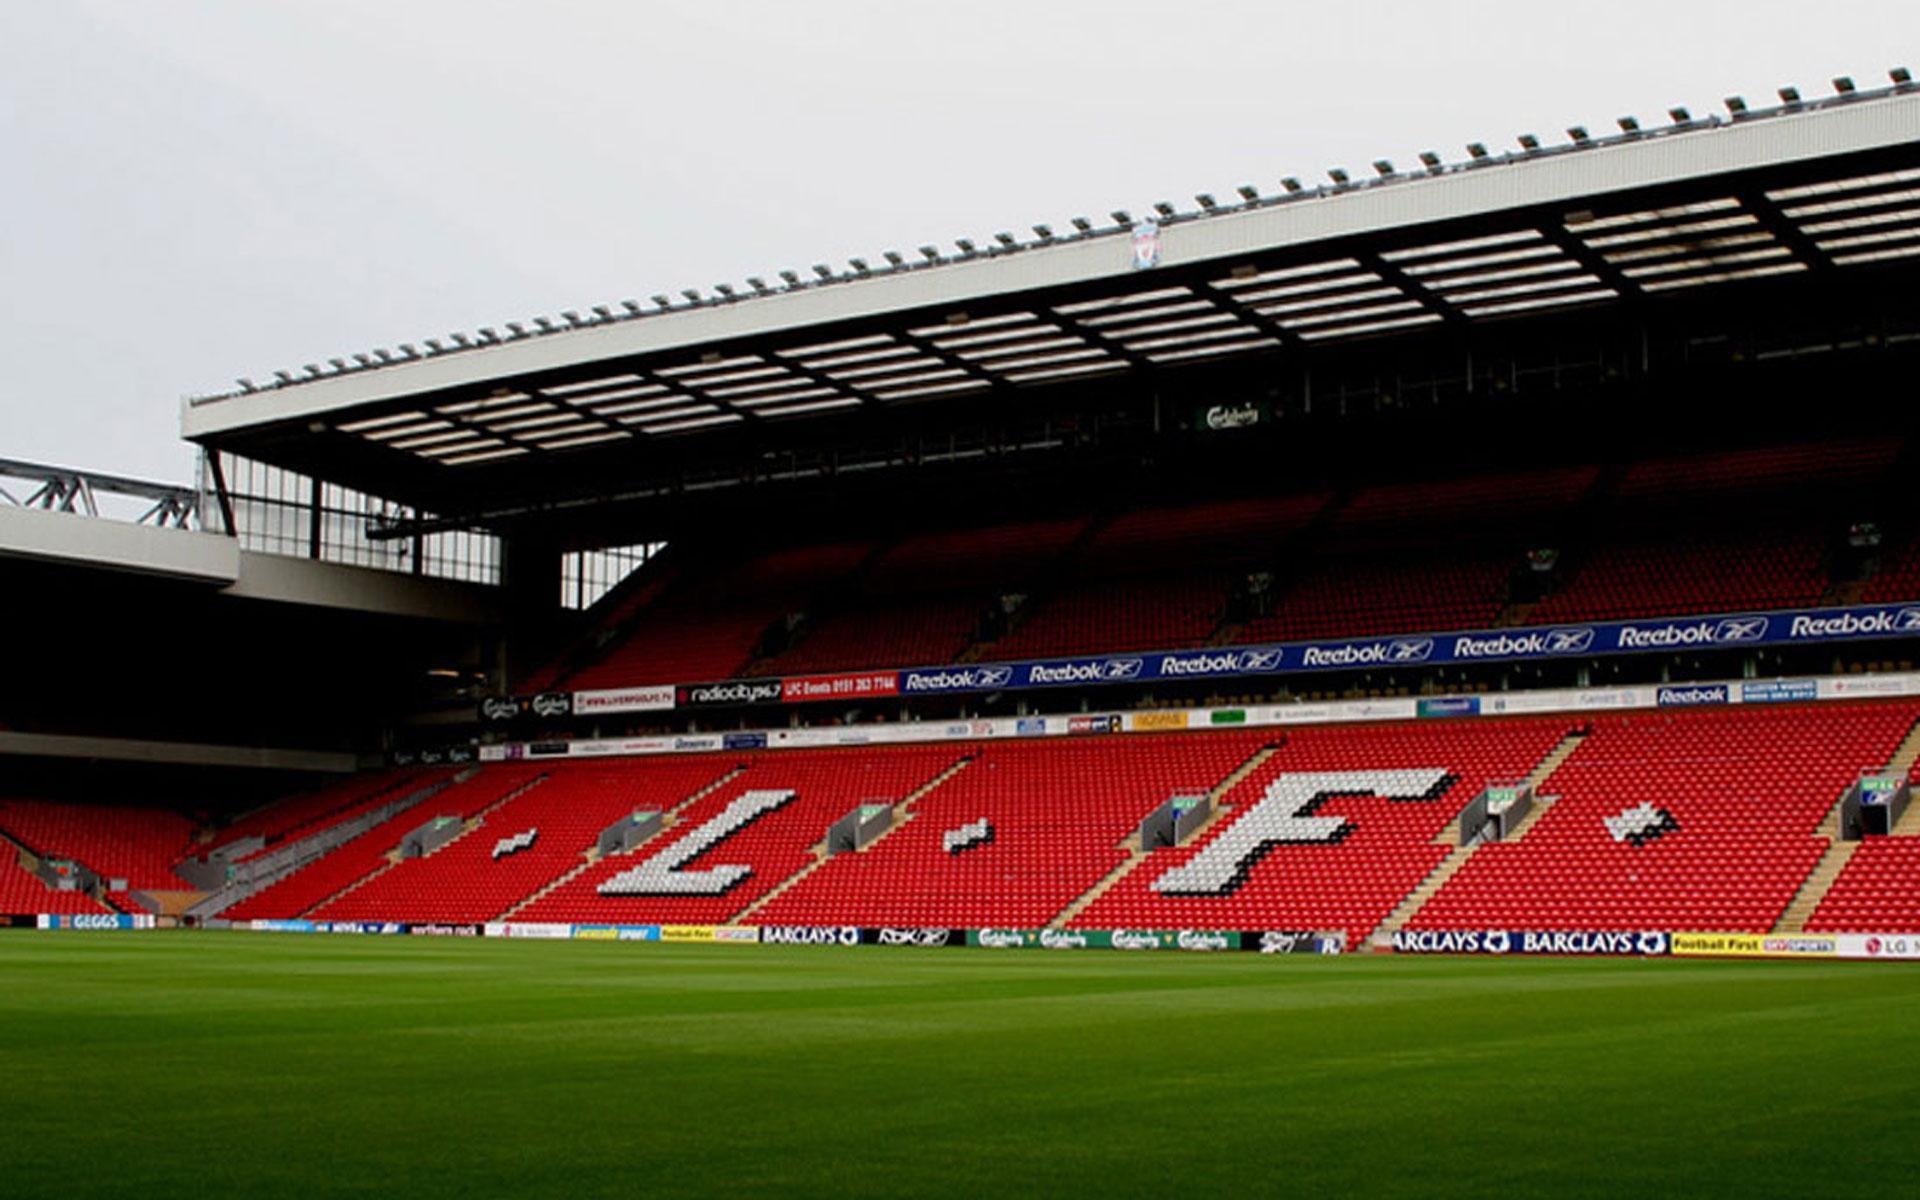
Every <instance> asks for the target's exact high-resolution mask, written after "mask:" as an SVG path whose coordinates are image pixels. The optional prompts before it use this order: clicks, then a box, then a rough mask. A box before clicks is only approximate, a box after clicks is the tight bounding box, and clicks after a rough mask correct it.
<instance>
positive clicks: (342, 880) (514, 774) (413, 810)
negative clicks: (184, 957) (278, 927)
mask: <svg viewBox="0 0 1920 1200" xmlns="http://www.w3.org/2000/svg"><path fill="white" fill-rule="evenodd" d="M539 776H540V769H539V768H538V767H536V766H532V765H528V764H521V763H509V764H502V765H496V766H489V767H485V768H483V769H482V770H481V771H480V772H479V773H478V774H476V775H474V776H473V777H472V778H470V779H468V780H466V781H465V782H462V783H455V784H451V785H449V786H448V787H446V788H443V789H442V790H440V791H438V792H436V793H434V794H433V795H432V796H429V797H426V798H425V799H423V800H420V801H418V802H416V803H415V804H413V805H412V806H411V807H409V808H407V809H405V810H403V811H401V812H400V813H399V814H398V815H396V816H394V817H393V818H391V819H390V820H387V821H384V822H382V823H381V824H379V825H376V826H374V827H373V828H372V829H369V830H367V831H366V832H365V833H363V834H361V835H360V836H359V837H357V838H354V839H353V840H351V841H349V842H347V843H345V844H344V845H342V846H340V847H339V848H338V849H336V850H334V851H332V852H331V853H329V854H327V855H326V856H324V857H322V858H321V859H319V860H318V861H316V862H313V863H309V864H308V865H307V866H305V867H302V868H301V869H300V870H298V871H295V872H294V873H293V874H291V875H289V876H287V877H286V878H285V879H282V880H280V881H279V882H277V883H275V884H273V885H272V886H270V887H267V888H264V889H262V890H261V891H259V892H256V893H255V894H253V895H252V896H249V897H248V898H246V899H245V900H242V901H241V902H240V903H238V904H236V905H233V906H232V907H230V908H228V909H227V910H226V911H224V912H222V913H221V914H220V915H221V916H222V917H225V918H227V919H229V920H233V921H243V920H253V919H259V918H278V919H287V918H292V917H300V916H304V915H306V913H307V912H308V911H309V910H310V909H312V908H313V907H314V906H315V905H318V904H320V903H321V902H322V901H324V900H326V899H328V898H329V897H331V896H334V895H335V894H336V893H338V892H340V891H341V890H342V889H344V888H346V887H347V886H348V885H350V884H353V883H356V882H358V881H359V880H361V879H364V878H366V877H367V876H368V875H370V874H372V873H373V872H375V871H377V870H380V869H381V868H382V867H384V866H386V865H387V856H388V854H389V853H391V852H392V851H394V850H396V849H397V848H398V847H399V845H400V842H401V840H402V839H404V838H405V837H406V835H407V834H409V833H411V832H413V831H414V830H415V829H417V828H419V827H420V825H421V824H422V823H423V822H425V821H426V819H427V818H429V817H435V816H451V817H458V818H461V819H463V820H464V819H466V818H468V817H471V816H473V815H474V814H475V813H477V812H479V811H480V810H482V809H484V808H486V807H487V806H488V805H490V804H492V803H494V802H495V801H497V800H499V799H500V798H501V797H503V796H506V795H508V794H509V793H511V792H513V791H515V790H516V789H518V788H521V787H524V786H526V785H527V784H529V783H531V782H532V781H534V780H535V779H538V778H539Z"/></svg>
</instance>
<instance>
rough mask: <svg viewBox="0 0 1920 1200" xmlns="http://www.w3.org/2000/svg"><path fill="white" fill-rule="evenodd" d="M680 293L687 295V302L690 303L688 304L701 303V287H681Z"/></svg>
mask: <svg viewBox="0 0 1920 1200" xmlns="http://www.w3.org/2000/svg"><path fill="white" fill-rule="evenodd" d="M680 294H681V295H682V296H685V297H686V298H687V303H688V304H698V303H700V289H699V288H681V289H680Z"/></svg>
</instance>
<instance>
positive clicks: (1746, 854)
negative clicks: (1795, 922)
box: [1408, 704, 1917, 933]
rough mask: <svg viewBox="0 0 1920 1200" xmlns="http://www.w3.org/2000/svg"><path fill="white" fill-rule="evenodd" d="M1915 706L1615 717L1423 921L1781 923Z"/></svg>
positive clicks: (1753, 927) (1615, 925) (1479, 853)
mask: <svg viewBox="0 0 1920 1200" xmlns="http://www.w3.org/2000/svg"><path fill="white" fill-rule="evenodd" d="M1916 715H1917V710H1916V709H1915V707H1914V706H1913V705H1911V704H1857V705H1839V704H1833V705H1820V706H1806V707H1792V708H1778V709H1769V708H1746V707H1744V706H1743V707H1741V708H1738V709H1720V710H1711V709H1706V710H1699V711H1692V712H1677V711H1676V712H1658V713H1642V714H1635V715H1630V716H1618V717H1607V718H1602V719H1598V720H1596V721H1595V722H1594V723H1593V731H1592V733H1591V735H1590V736H1588V737H1587V738H1586V739H1585V740H1584V741H1583V742H1582V743H1581V744H1580V747H1579V748H1578V749H1577V750H1575V751H1574V753H1573V754H1572V756H1571V757H1570V758H1568V760H1567V761H1566V762H1565V763H1564V764H1562V765H1561V766H1560V768H1559V769H1558V770H1557V771H1555V772H1554V773H1553V775H1552V776H1551V777H1550V778H1549V779H1548V780H1547V781H1546V782H1545V784H1544V786H1543V789H1542V790H1543V792H1544V793H1545V794H1546V795H1549V796H1552V795H1557V796H1558V799H1556V800H1554V801H1553V802H1552V803H1551V804H1550V805H1548V806H1547V807H1546V810H1545V812H1544V814H1542V815H1541V816H1540V817H1539V818H1538V820H1537V823H1535V824H1534V825H1533V826H1532V828H1531V829H1530V830H1529V831H1527V832H1526V834H1525V835H1524V836H1523V837H1521V838H1520V839H1518V840H1515V841H1505V842H1491V843H1488V844H1486V845H1482V846H1480V847H1478V848H1477V849H1476V850H1475V851H1474V853H1473V855H1472V857H1471V858H1470V859H1469V860H1468V861H1467V862H1466V863H1465V865H1464V866H1463V867H1462V868H1461V869H1460V870H1459V872H1458V873H1457V874H1456V875H1454V876H1453V878H1452V879H1451V880H1449V881H1448V882H1447V883H1446V885H1445V886H1444V887H1442V888H1441V889H1440V890H1439V892H1438V893H1437V894H1436V895H1435V896H1434V897H1433V899H1432V900H1430V901H1429V902H1428V903H1427V904H1426V905H1425V907H1423V908H1422V909H1421V910H1420V911H1419V913H1418V914H1416V915H1415V916H1414V917H1413V919H1412V920H1411V921H1410V922H1409V923H1408V928H1410V929H1484V928H1503V929H1506V928H1511V929H1667V930H1672V929H1710V930H1731V931H1747V932H1755V933H1759V932H1766V931H1768V930H1771V929H1772V928H1774V925H1775V924H1776V922H1778V921H1779V919H1780V917H1781V915H1782V914H1783V913H1784V912H1785V911H1786V909H1787V906H1788V904H1789V903H1790V902H1791V901H1792V900H1793V897H1794V895H1795V893H1796V891H1797V890H1798V889H1799V887H1800V884H1801V882H1802V881H1803V880H1805V879H1806V877H1807V875H1808V873H1809V872H1811V871H1812V870H1813V868H1814V865H1815V864H1816V863H1817V862H1818V861H1819V860H1820V857H1821V855H1822V854H1823V853H1824V852H1825V850H1826V848H1827V846H1828V844H1829V839H1828V838H1827V837H1826V836H1824V835H1823V834H1822V833H1821V832H1820V825H1821V822H1822V820H1823V818H1825V817H1826V815H1827V813H1828V812H1829V811H1830V810H1831V809H1832V808H1833V805H1834V803H1835V801H1836V800H1838V799H1839V797H1840V794H1841V792H1842V791H1843V790H1844V789H1845V788H1846V787H1847V785H1849V784H1850V783H1852V782H1853V780H1854V778H1855V777H1856V776H1857V775H1858V773H1859V772H1860V770H1861V769H1862V768H1863V767H1866V766H1870V765H1872V764H1875V763H1881V762H1885V761H1887V758H1888V756H1889V755H1890V753H1891V752H1892V751H1893V749H1894V748H1895V747H1896V746H1897V745H1898V744H1899V743H1900V741H1901V739H1902V738H1903V737H1905V735H1906V734H1907V732H1908V730H1909V729H1911V728H1912V726H1913V724H1914V720H1915V717H1916Z"/></svg>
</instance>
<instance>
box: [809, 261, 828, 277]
mask: <svg viewBox="0 0 1920 1200" xmlns="http://www.w3.org/2000/svg"><path fill="white" fill-rule="evenodd" d="M813 273H814V274H815V275H818V276H819V277H820V278H822V279H832V278H833V268H832V267H830V266H828V265H827V264H825V263H815V264H813Z"/></svg>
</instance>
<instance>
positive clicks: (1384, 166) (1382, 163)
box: [1373, 158, 1393, 179]
mask: <svg viewBox="0 0 1920 1200" xmlns="http://www.w3.org/2000/svg"><path fill="white" fill-rule="evenodd" d="M1373 173H1374V174H1375V175H1378V176H1379V177H1380V178H1382V179H1385V178H1387V177H1388V176H1390V175H1392V174H1393V163H1392V162H1391V161H1389V160H1387V159H1384V158H1376V159H1374V160H1373Z"/></svg>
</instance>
